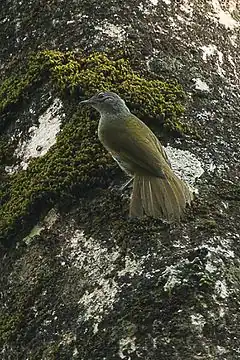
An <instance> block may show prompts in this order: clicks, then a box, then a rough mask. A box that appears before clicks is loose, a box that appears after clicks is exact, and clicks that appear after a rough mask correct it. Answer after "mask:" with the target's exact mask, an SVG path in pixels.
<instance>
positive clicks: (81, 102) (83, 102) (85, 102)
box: [80, 100, 90, 105]
mask: <svg viewBox="0 0 240 360" xmlns="http://www.w3.org/2000/svg"><path fill="white" fill-rule="evenodd" d="M89 103H90V101H89V100H83V101H80V104H83V105H84V104H89Z"/></svg>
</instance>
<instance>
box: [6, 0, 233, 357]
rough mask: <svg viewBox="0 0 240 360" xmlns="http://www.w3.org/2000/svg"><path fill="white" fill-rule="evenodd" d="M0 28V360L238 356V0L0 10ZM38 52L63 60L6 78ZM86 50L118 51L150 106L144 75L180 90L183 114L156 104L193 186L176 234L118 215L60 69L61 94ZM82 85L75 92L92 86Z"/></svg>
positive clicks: (106, 1) (101, 161) (114, 180)
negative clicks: (193, 192) (192, 199)
mask: <svg viewBox="0 0 240 360" xmlns="http://www.w3.org/2000/svg"><path fill="white" fill-rule="evenodd" d="M0 27H1V31H0V43H1V49H0V51H1V56H0V68H1V85H0V86H1V89H3V90H1V92H0V94H1V97H0V110H1V113H0V116H1V118H0V130H1V135H0V161H1V164H0V180H1V184H0V195H1V199H0V204H1V207H2V212H1V209H0V214H1V217H0V240H1V247H0V250H1V261H0V271H1V279H0V294H1V296H0V344H1V347H0V348H1V350H0V353H1V355H0V357H1V359H3V360H7V359H8V360H15V359H19V360H20V359H29V360H30V359H31V360H38V359H39V360H43V359H46V360H48V359H60V360H63V359H64V360H68V359H79V360H80V359H81V360H104V359H105V360H113V359H116V360H117V359H131V360H133V359H144V360H154V359H156V360H157V359H158V360H159V359H164V360H180V359H188V360H190V359H191V360H193V359H198V360H200V359H204V360H210V359H219V360H235V359H236V360H237V359H239V358H240V330H239V323H240V315H239V307H240V292H239V282H240V245H239V241H240V214H239V201H240V183H239V179H240V167H239V160H240V155H239V154H240V146H239V136H240V122H239V118H240V103H239V96H240V90H239V71H240V62H239V53H240V43H239V36H240V4H239V2H238V1H231V0H229V1H227V0H226V1H224V0H222V1H220V0H206V1H201V0H194V1H188V0H180V1H173V0H152V1H146V0H144V1H140V0H134V1H133V0H129V1H127V2H126V1H121V0H102V1H95V0H88V1H85V0H82V1H76V0H72V1H68V2H65V1H61V0H52V1H49V0H48V1H42V0H38V1H37V0H30V1H28V2H26V1H16V0H12V1H7V0H2V1H1V12H0ZM42 50H44V51H52V50H58V51H61V54H65V53H66V51H73V52H74V54H78V55H74V56H75V57H73V60H71V56H73V55H70V60H66V59H65V58H64V56H65V55H61V54H60V55H59V53H54V59H53V57H52V58H51V56H50V55H49V59H50V60H49V63H51V62H53V63H54V64H55V68H53V70H51V69H52V68H51V67H50V65H49V63H48V68H47V70H46V67H43V71H42V73H43V74H44V77H41V81H40V80H39V79H38V78H35V75H34V74H35V72H36V71H37V70H36V69H39V62H38V65H36V64H35V65H31V66H30V70H28V75H26V76H25V75H24V76H23V75H21V76H20V81H19V74H23V73H24V69H25V67H24V66H23V64H25V61H26V59H27V58H29V56H32V55H29V52H30V51H31V52H32V53H33V54H37V53H39V52H40V51H42ZM95 51H98V52H100V53H101V52H103V51H104V52H106V53H107V54H109V56H112V54H114V53H119V54H122V55H119V56H118V57H119V58H121V56H122V57H123V58H124V59H128V60H129V64H130V65H129V66H130V67H131V68H132V69H133V71H136V72H137V73H138V74H140V75H139V76H142V77H146V78H147V79H148V81H150V82H149V83H148V84H153V85H152V89H153V90H152V91H153V92H152V95H151V96H152V97H153V98H154V94H156V93H157V90H156V89H157V85H156V84H157V83H151V79H153V81H155V80H154V79H158V80H159V81H160V80H161V81H164V82H172V81H174V83H178V84H181V86H182V88H183V90H184V93H185V112H184V114H182V111H181V109H180V107H174V106H175V105H174V106H173V107H171V111H172V112H174V116H173V122H174V124H175V126H176V128H178V130H179V129H180V130H179V131H178V132H177V133H176V131H173V132H171V131H170V132H169V133H167V135H166V134H165V135H164V136H163V137H162V141H163V143H164V144H165V145H167V143H168V145H167V149H168V154H169V157H170V158H171V160H172V162H173V167H174V168H175V169H176V171H178V172H179V173H180V174H182V176H183V177H185V178H186V179H187V180H188V181H189V182H190V183H191V185H192V186H193V187H194V188H196V189H197V194H196V200H195V202H194V204H193V206H192V208H191V209H189V210H188V212H187V214H186V217H185V219H184V220H183V221H182V222H181V223H180V224H175V225H171V226H169V225H167V224H163V223H162V222H161V221H160V220H159V221H157V220H152V219H143V220H129V219H128V218H127V207H128V202H129V197H128V191H126V193H124V196H122V195H121V194H120V193H119V191H118V190H117V187H118V185H119V183H121V182H123V181H124V175H123V174H121V172H120V171H119V170H118V169H117V167H116V165H115V164H113V162H112V160H111V159H110V157H108V156H107V155H106V154H105V152H104V150H103V149H102V147H101V145H100V144H98V142H97V139H95V138H96V137H95V135H96V128H97V121H96V114H94V113H91V112H86V113H84V114H83V113H82V110H79V108H78V105H77V101H78V100H76V99H78V94H77V93H76V86H75V85H76V84H75V85H74V86H75V87H74V89H73V91H72V90H71V89H72V86H73V84H74V74H75V68H74V71H73V72H72V75H71V76H72V79H73V80H72V81H70V83H68V85H67V90H68V91H66V86H65V85H64V86H65V87H64V91H61V90H62V87H61V86H62V85H61V84H62V82H61V80H62V77H64V76H65V78H64V79H65V80H64V81H65V83H64V84H66V81H68V77H67V76H68V74H69V73H68V71H70V70H69V69H70V67H71V66H76V67H77V66H78V65H77V64H78V63H77V62H76V56H77V57H79V59H80V57H81V56H88V55H90V54H92V53H93V52H95ZM47 54H48V53H47ZM47 56H48V55H47ZM66 56H68V55H66ZM58 58H61V63H59V62H58V60H56V59H58ZM62 58H64V59H65V60H62ZM100 59H101V58H100ZM64 61H65V62H67V61H69V62H68V63H67V64H70V66H69V68H68V70H65V68H63V67H61V66H64ZM71 61H72V62H71ZM79 61H81V60H79ZM101 61H102V63H104V61H105V60H100V62H101ZM116 61H117V60H116ZM55 62H56V63H55ZM107 62H108V61H106V63H107ZM31 64H33V63H31ZM71 64H72V65H71ZM88 64H90V65H88V66H86V68H84V69H85V70H84V71H85V72H86V74H87V71H88V69H89V68H90V66H91V62H88ZM117 64H118V65H116V66H118V68H117V69H118V71H119V72H121V71H123V73H124V71H125V70H124V69H125V68H124V66H125V65H124V64H123V63H121V61H120V62H119V63H117ZM121 64H122V65H121ZM34 66H38V67H36V68H35V67H34ZM82 66H85V65H82ZM104 66H105V63H104ZM106 66H107V65H106ZM110 66H111V67H113V65H112V63H111V64H110V63H109V67H110ZM122 69H123V70H122ZM57 71H62V72H61V73H60V74H61V76H62V77H61V76H58V75H57ZM106 71H110V70H106ZM113 72H114V70H113ZM70 73H71V71H70ZM16 74H18V75H16ZM49 74H50V75H49ZM107 74H108V73H107ZM109 74H110V73H109ZM111 74H112V72H111ZM121 74H122V73H121ZM100 75H101V74H100ZM100 75H99V74H98V76H100ZM17 76H18V77H17ZM47 76H48V80H46V78H45V77H47ZM86 76H87V75H86ZM111 76H112V75H111ZM114 76H115V75H114ZM121 76H122V75H121ZM131 76H132V79H135V80H134V81H136V84H137V83H138V82H139V81H140V80H139V79H138V78H136V77H135V75H131ZM100 77H101V76H100ZM105 77H106V81H107V80H108V75H106V74H105V76H104V75H103V77H102V78H101V79H102V80H101V81H102V82H103V83H104V81H105ZM109 77H110V75H109ZM56 78H57V79H58V80H57V81H56V82H55V83H54V79H56ZM8 79H11V80H8ZM16 79H17V80H16ZM49 79H50V80H49ZM66 79H67V80H66ZM94 79H95V78H94ZM117 79H118V78H117ZM45 80H46V81H45ZM81 81H82V83H81V82H80V83H79V85H80V87H81V86H82V88H81V89H80V96H82V97H84V96H88V95H89V93H88V91H89V92H91V91H93V90H97V87H98V86H97V85H96V84H95V83H94V82H93V84H91V87H90V88H89V90H86V89H87V88H86V89H85V88H84V85H83V83H84V76H82V77H81ZM99 81H100V80H99ZM121 81H123V82H122V84H120V85H119V84H118V80H116V86H117V85H119V86H122V87H121V89H122V91H123V94H126V96H128V98H127V100H128V102H129V106H130V107H131V105H132V107H133V109H135V108H134V106H135V105H136V101H138V100H137V99H138V97H137V96H140V100H141V101H140V100H139V103H138V104H137V106H136V109H137V110H136V109H135V110H136V111H140V110H139V108H140V109H141V107H142V106H143V104H144V100H142V99H141V94H140V95H139V94H138V95H136V97H135V94H136V93H137V90H136V88H135V87H134V86H135V85H134V86H132V87H129V86H127V87H126V86H125V87H124V79H122V80H121ZM76 82H79V80H78V78H77V80H76ZM56 84H58V87H57V86H56ZM101 84H102V83H101ZM141 84H143V83H141ZM154 84H155V85H154ZM159 84H160V83H159ZM94 86H96V89H95V88H94ZM149 86H150V85H149ZM154 86H155V87H154ZM23 89H24V90H23ZM26 89H27V90H26ZM167 89H168V88H167ZM174 89H175V88H171V91H172V92H173V94H175V95H176V96H175V95H174V99H177V97H178V93H179V91H178V90H174ZM124 91H125V92H124ZM145 91H146V93H147V90H146V89H145ZM149 91H150V90H149ZM169 91H170V90H169ZM174 91H175V93H174ZM140 93H141V92H140ZM156 96H158V95H156ZM74 99H75V100H74ZM158 99H159V98H158ZM165 100H166V99H165ZM149 101H150V100H149ZM154 101H155V100H154ZM156 101H157V100H156ZM174 101H175V100H174ZM176 101H177V100H176ZM134 104H135V105H134ZM141 104H142V105H141ZM154 104H155V103H154ZM165 104H167V105H166V106H167V107H166V108H165V110H166V109H168V105H169V103H166V102H165ZM149 106H150V105H149ZM154 106H155V105H154ZM154 106H153V107H152V108H151V106H150V107H149V108H147V109H146V112H147V110H148V109H155V107H154ZM163 106H164V105H163ZM144 111H145V110H144ZM169 111H170V110H169ZM171 111H170V113H171ZM166 113H167V110H166ZM176 114H178V115H179V116H181V123H178V122H177V120H176V117H175V115H176ZM181 114H182V115H181ZM148 115H149V119H151V120H154V119H155V118H156V119H158V117H157V116H156V114H155V113H153V114H151V111H150V110H149V113H148ZM143 117H144V116H143ZM84 119H87V120H84ZM88 119H90V120H89V121H88ZM166 119H167V115H166ZM84 121H85V122H84ZM162 122H164V119H162V118H161V116H160V122H159V123H161V124H162ZM72 124H73V125H74V126H72ZM71 126H72V127H71ZM81 126H82V128H81ZM78 127H79V129H80V130H79V129H78ZM75 128H76V133H75V132H74V130H73V129H75ZM184 129H185V130H184ZM189 129H192V131H190V130H189ZM158 131H159V129H158ZM57 134H58V135H57ZM160 135H161V134H160ZM180 135H181V136H180ZM93 139H95V140H93ZM56 141H57V142H56ZM55 142H56V143H55ZM78 148H79V150H78ZM89 159H91V163H90V164H89ZM78 169H79V170H78Z"/></svg>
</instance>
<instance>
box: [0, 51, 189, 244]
mask: <svg viewBox="0 0 240 360" xmlns="http://www.w3.org/2000/svg"><path fill="white" fill-rule="evenodd" d="M24 69H26V70H24V71H25V72H22V71H20V70H17V71H16V72H15V73H14V74H13V75H12V77H10V78H8V79H6V80H5V81H4V82H3V83H2V85H1V87H0V111H1V113H2V114H3V115H4V116H3V118H2V119H3V120H2V121H3V122H5V124H6V122H7V121H8V116H6V114H7V113H8V112H9V111H13V110H14V109H15V106H16V105H18V104H19V103H20V101H21V100H24V99H25V98H27V97H29V94H32V90H33V89H34V86H35V87H36V86H37V83H39V82H43V81H50V82H51V84H52V90H53V91H54V92H55V93H56V95H57V96H60V97H61V99H62V100H63V101H64V103H65V105H66V106H65V111H66V113H67V114H68V116H67V117H66V118H67V122H65V123H64V124H63V126H62V131H61V133H60V134H59V136H58V138H57V142H56V144H55V145H54V146H53V147H52V148H51V151H50V152H48V153H47V154H46V155H45V156H43V157H41V158H37V159H34V160H32V161H31V164H30V165H29V167H28V169H27V170H26V171H20V172H19V173H17V174H15V175H13V176H11V177H10V178H9V187H8V195H9V196H8V198H7V200H6V201H5V202H4V204H3V205H2V207H1V209H0V238H1V240H2V241H3V242H4V243H6V242H8V239H12V240H13V239H14V240H16V234H19V236H22V235H23V234H24V233H27V231H29V229H30V227H31V226H32V225H33V224H34V223H35V222H36V220H37V219H38V217H39V215H40V214H43V213H44V214H45V213H46V211H47V210H48V209H49V208H50V207H51V206H52V205H53V204H55V203H57V202H59V201H60V200H63V199H64V198H65V197H69V196H73V195H74V194H76V193H77V194H78V196H80V194H81V193H82V192H83V189H84V191H86V189H87V188H88V189H90V188H96V187H99V186H100V187H104V186H108V184H109V180H110V179H111V176H112V175H113V174H114V169H115V165H113V162H112V161H111V160H110V156H109V155H108V154H106V152H105V150H104V149H103V147H102V146H101V144H100V143H99V140H98V138H97V134H96V129H97V118H98V115H97V114H96V113H95V112H92V111H91V112H90V111H89V110H87V109H81V108H79V107H78V103H79V99H80V98H83V97H84V98H85V97H88V96H90V95H92V94H93V93H95V92H96V91H99V90H110V89H111V90H114V91H116V92H118V93H119V94H120V95H121V96H122V97H123V98H124V99H126V102H127V103H128V105H129V106H130V108H131V110H132V111H133V112H134V113H135V114H137V115H138V116H139V117H140V118H143V119H145V120H146V121H154V122H156V123H158V124H159V123H161V124H163V126H166V127H168V128H171V129H175V130H176V131H178V132H179V128H181V129H180V130H181V131H182V130H183V127H182V126H181V125H180V123H179V121H178V120H177V119H178V117H179V116H180V115H181V114H182V113H183V110H184V108H183V105H182V100H183V99H184V93H183V90H182V89H181V87H180V86H179V85H177V84H170V83H165V82H163V81H160V80H158V79H156V80H153V79H150V80H148V79H146V78H143V77H141V76H140V75H139V74H137V73H136V72H134V71H133V69H132V68H131V66H130V64H129V62H128V60H126V59H122V58H121V59H117V60H114V59H110V58H108V57H107V56H106V55H105V54H102V53H94V54H92V55H90V56H88V57H84V56H81V54H74V53H62V52H58V51H41V52H39V53H37V54H34V55H33V54H32V55H31V56H30V57H29V59H28V62H27V65H26V66H25V67H24ZM18 71H20V72H19V73H18ZM2 125H3V124H2ZM181 131H180V132H181ZM27 224H28V225H27Z"/></svg>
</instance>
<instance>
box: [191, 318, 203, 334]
mask: <svg viewBox="0 0 240 360" xmlns="http://www.w3.org/2000/svg"><path fill="white" fill-rule="evenodd" d="M190 318H191V323H192V325H193V327H194V330H195V331H197V332H198V333H199V334H201V333H202V331H203V328H204V325H205V324H206V321H205V319H204V317H203V315H201V314H194V315H190Z"/></svg>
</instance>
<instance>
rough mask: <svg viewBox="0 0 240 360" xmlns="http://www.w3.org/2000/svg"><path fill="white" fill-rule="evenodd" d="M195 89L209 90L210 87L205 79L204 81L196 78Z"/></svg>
mask: <svg viewBox="0 0 240 360" xmlns="http://www.w3.org/2000/svg"><path fill="white" fill-rule="evenodd" d="M193 81H194V82H195V89H196V90H200V91H203V92H209V91H210V88H209V86H208V85H207V83H206V82H205V81H202V80H201V79H200V78H194V79H193Z"/></svg>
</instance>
